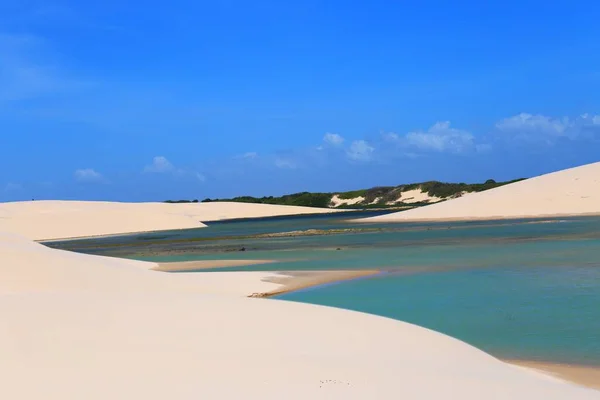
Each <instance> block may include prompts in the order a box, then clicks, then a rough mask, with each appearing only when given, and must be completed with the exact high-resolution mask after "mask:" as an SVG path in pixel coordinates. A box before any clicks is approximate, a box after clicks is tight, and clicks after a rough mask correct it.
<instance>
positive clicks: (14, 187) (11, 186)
mask: <svg viewBox="0 0 600 400" xmlns="http://www.w3.org/2000/svg"><path fill="white" fill-rule="evenodd" d="M3 190H4V192H6V193H12V192H18V191H21V190H23V185H21V184H20V183H14V182H8V183H7V184H6V185H4V189H3Z"/></svg>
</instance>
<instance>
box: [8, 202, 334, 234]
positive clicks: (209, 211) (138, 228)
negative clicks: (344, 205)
mask: <svg viewBox="0 0 600 400" xmlns="http://www.w3.org/2000/svg"><path fill="white" fill-rule="evenodd" d="M330 212H334V211H333V210H330V209H324V208H312V207H293V206H277V205H270V204H247V203H226V202H224V203H186V204H167V203H113V202H92V201H25V202H14V203H0V231H5V232H14V233H18V234H21V235H23V236H26V237H28V238H30V239H33V240H50V239H66V238H76V237H87V236H102V235H110V234H124V233H135V232H148V231H161V230H171V229H191V228H201V227H204V226H205V225H204V224H202V222H200V221H216V220H222V219H234V218H255V217H270V216H278V215H293V214H319V213H330Z"/></svg>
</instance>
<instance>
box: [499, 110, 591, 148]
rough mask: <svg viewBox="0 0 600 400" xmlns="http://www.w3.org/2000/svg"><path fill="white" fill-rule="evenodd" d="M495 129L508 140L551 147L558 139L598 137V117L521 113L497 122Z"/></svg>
mask: <svg viewBox="0 0 600 400" xmlns="http://www.w3.org/2000/svg"><path fill="white" fill-rule="evenodd" d="M495 127H496V129H497V131H498V132H500V133H502V134H504V135H508V138H509V139H510V140H515V139H516V140H520V141H524V142H543V143H545V144H548V145H552V144H554V143H555V142H556V140H557V139H559V138H568V139H572V140H576V139H582V138H590V137H591V136H596V135H600V115H590V114H582V115H580V116H578V117H575V118H569V117H559V118H555V117H549V116H545V115H540V114H537V115H533V114H528V113H521V114H518V115H515V116H512V117H509V118H505V119H503V120H501V121H498V122H497V123H496V125H495Z"/></svg>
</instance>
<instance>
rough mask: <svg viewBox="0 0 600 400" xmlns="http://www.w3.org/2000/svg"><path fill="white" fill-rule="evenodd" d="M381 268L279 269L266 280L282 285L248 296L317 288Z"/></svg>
mask: <svg viewBox="0 0 600 400" xmlns="http://www.w3.org/2000/svg"><path fill="white" fill-rule="evenodd" d="M381 273H382V271H380V270H364V269H363V270H329V271H328V270H319V271H277V275H276V276H275V277H273V278H268V279H266V280H265V281H266V282H270V283H276V284H279V285H281V287H280V288H277V289H275V290H271V291H269V292H259V293H253V294H251V295H250V296H248V297H259V298H272V297H275V296H278V295H282V294H285V293H290V292H296V291H298V290H303V289H309V288H315V287H319V286H322V285H327V284H332V283H338V282H345V281H349V280H354V279H360V278H366V277H372V276H375V275H380V274H381Z"/></svg>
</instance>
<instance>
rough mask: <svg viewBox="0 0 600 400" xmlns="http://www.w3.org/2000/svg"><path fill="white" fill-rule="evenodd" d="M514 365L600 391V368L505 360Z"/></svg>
mask: <svg viewBox="0 0 600 400" xmlns="http://www.w3.org/2000/svg"><path fill="white" fill-rule="evenodd" d="M505 361H506V362H509V363H511V364H514V365H519V366H522V367H526V368H530V369H533V370H537V371H541V372H543V373H546V374H550V375H552V376H555V377H557V378H560V379H564V380H567V381H570V382H574V383H577V384H579V385H583V386H586V387H589V388H593V389H599V390H600V367H595V366H594V367H592V366H585V365H572V364H557V363H549V362H540V361H522V360H505Z"/></svg>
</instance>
